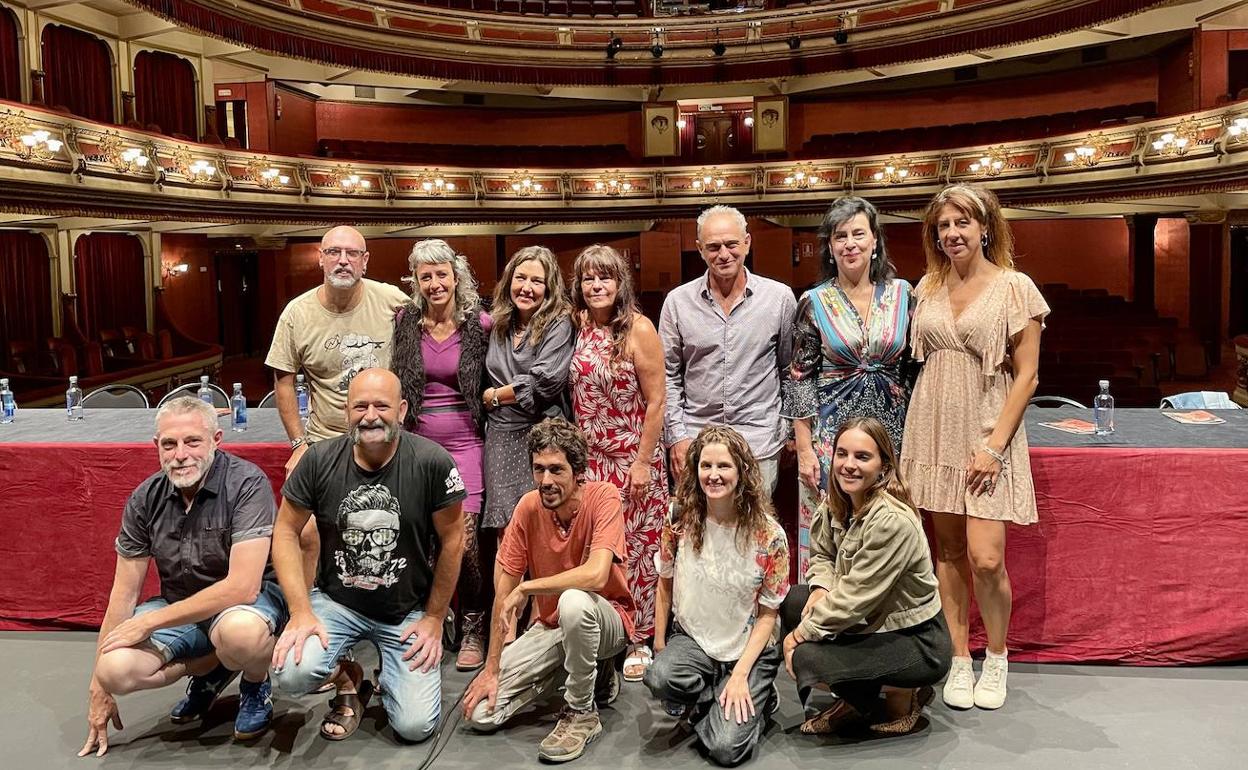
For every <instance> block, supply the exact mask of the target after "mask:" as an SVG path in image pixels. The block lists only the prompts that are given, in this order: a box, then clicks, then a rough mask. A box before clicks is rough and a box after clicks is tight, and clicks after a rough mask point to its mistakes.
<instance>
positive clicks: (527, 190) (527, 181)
mask: <svg viewBox="0 0 1248 770" xmlns="http://www.w3.org/2000/svg"><path fill="white" fill-rule="evenodd" d="M507 184H508V186H509V187H511V191H512V192H514V193H515V194H516V195H519V196H520V197H521V198H527V197H529V196H530V195H533V194H535V193H541V192H542V183H541V182H535V181H533V176H532V175H531V174H529V172H527V171H525V172H523V173H520V172H517V173H515V174H512V175H511V176H510V177H509V178H508V179H507Z"/></svg>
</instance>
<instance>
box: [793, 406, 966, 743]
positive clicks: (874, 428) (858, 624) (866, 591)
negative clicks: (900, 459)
mask: <svg viewBox="0 0 1248 770" xmlns="http://www.w3.org/2000/svg"><path fill="white" fill-rule="evenodd" d="M833 447H834V451H833V457H832V478H831V480H830V481H829V483H828V497H827V500H826V501H825V503H824V504H823V505H821V506H820V507H819V510H818V511H817V512H816V514H815V519H814V521H813V523H812V525H811V532H810V570H809V572H808V573H807V575H806V579H807V585H803V586H795V587H794V588H793V590H792V591H791V592H790V593H789V595H788V597H787V599H786V600H785V602H784V605H783V607H782V608H781V610H780V613H781V617H782V619H783V623H784V630H785V632H786V636H785V638H784V657H785V667H786V668H788V670H789V673H790V674H792V675H793V677H794V678H795V679H796V680H797V686H798V694H799V696H800V697H801V699H802V702H803V703H805V702H806V701H807V699H808V697H809V695H810V691H811V690H812V689H813V688H815V687H819V688H821V689H822V688H827V689H830V690H831V691H832V692H833V693H835V694H836V695H838V696H840V700H838V701H837V702H836V703H835V704H834V705H833V706H832V707H830V708H828V709H826V710H825V711H823V712H821V713H819V714H818V715H816V716H815V717H813V718H811V719H808V720H807V721H806V722H805V723H803V724H802V727H801V730H802V732H804V733H808V734H819V733H830V732H835V731H836V730H837V729H839V728H841V727H848V726H850V725H851V724H856V725H862V724H867V725H870V727H871V729H872V730H874V731H876V732H880V733H886V734H906V733H910V732H913V731H915V730H916V729H918V725H919V722H918V719H919V715H920V712H921V711H922V708H923V706H924V705H926V704H927V702H928V701H930V700H931V697H932V688H931V685H933V684H935V683H936V682H939V681H940V680H941V678H943V677H944V676H945V674H946V673H947V672H948V670H949V660H950V657H949V656H950V653H949V629H948V627H947V626H946V625H945V620H944V616H943V615H942V614H941V611H940V594H939V593H938V592H937V590H936V576H935V574H934V573H933V572H932V557H931V553H930V552H929V550H928V545H927V537H926V536H925V535H924V534H923V526H922V523H921V522H920V520H919V516H918V514H917V513H915V510H914V506H913V505H912V504H911V503H910V496H909V494H908V493H907V492H906V488H905V486H904V485H903V484H902V482H901V478H900V477H899V476H898V474H897V454H896V451H895V450H894V449H893V445H892V442H891V441H890V440H889V438H888V432H887V431H886V430H885V428H884V426H883V425H882V424H881V423H880V422H879V421H878V420H876V419H875V418H872V417H864V418H853V419H850V420H847V421H846V422H845V423H844V424H842V425H841V427H840V430H839V431H837V434H836V439H835V441H834V442H833ZM881 691H884V697H883V698H881V697H880V694H881Z"/></svg>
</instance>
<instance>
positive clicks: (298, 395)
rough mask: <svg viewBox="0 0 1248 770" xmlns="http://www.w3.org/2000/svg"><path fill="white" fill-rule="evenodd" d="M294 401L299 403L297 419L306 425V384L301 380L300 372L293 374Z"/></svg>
mask: <svg viewBox="0 0 1248 770" xmlns="http://www.w3.org/2000/svg"><path fill="white" fill-rule="evenodd" d="M295 403H296V404H298V405H299V419H300V420H302V421H303V422H304V424H305V425H306V424H307V422H308V413H309V412H310V411H311V410H310V409H309V408H308V384H307V383H306V382H304V381H303V375H302V374H296V375H295Z"/></svg>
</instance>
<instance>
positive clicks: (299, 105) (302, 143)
mask: <svg viewBox="0 0 1248 770" xmlns="http://www.w3.org/2000/svg"><path fill="white" fill-rule="evenodd" d="M279 103H280V104H281V117H280V118H279V117H278V109H277V105H278V104H279ZM316 107H317V102H316V99H315V98H313V97H312V96H309V95H308V94H305V93H302V92H300V91H295V90H293V89H290V88H284V87H281V86H278V87H277V88H276V89H275V90H274V92H273V152H277V153H281V154H282V155H315V154H316V140H317V127H316Z"/></svg>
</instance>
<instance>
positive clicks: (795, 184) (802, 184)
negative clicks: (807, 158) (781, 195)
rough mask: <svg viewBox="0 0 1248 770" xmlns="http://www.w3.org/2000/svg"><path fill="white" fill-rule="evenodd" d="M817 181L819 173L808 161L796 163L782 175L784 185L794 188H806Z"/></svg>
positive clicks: (818, 180)
mask: <svg viewBox="0 0 1248 770" xmlns="http://www.w3.org/2000/svg"><path fill="white" fill-rule="evenodd" d="M819 182H820V177H819V173H818V171H816V170H815V167H814V166H813V165H811V164H810V163H798V164H797V165H796V166H794V167H793V170H792V171H790V172H789V173H787V174H785V175H784V186H785V187H788V188H790V189H794V190H806V189H809V188H810V187H812V186H814V185H818V184H819Z"/></svg>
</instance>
